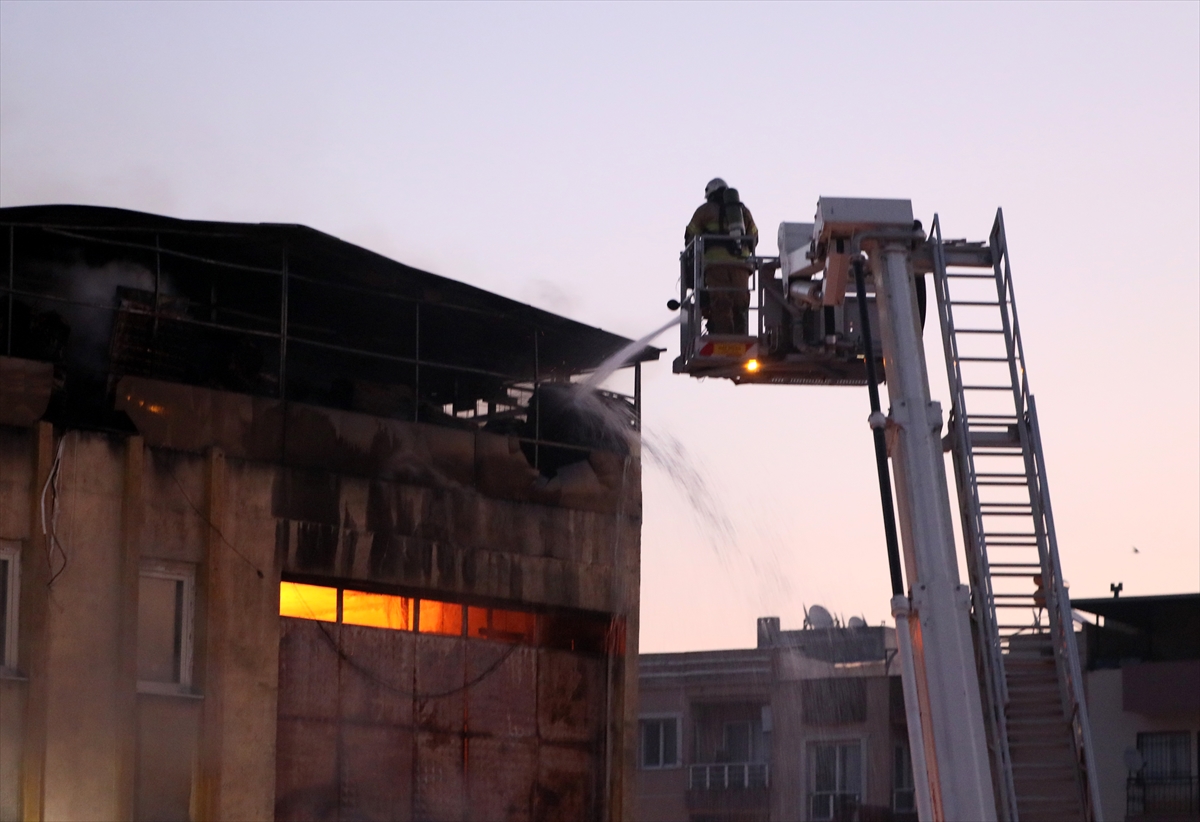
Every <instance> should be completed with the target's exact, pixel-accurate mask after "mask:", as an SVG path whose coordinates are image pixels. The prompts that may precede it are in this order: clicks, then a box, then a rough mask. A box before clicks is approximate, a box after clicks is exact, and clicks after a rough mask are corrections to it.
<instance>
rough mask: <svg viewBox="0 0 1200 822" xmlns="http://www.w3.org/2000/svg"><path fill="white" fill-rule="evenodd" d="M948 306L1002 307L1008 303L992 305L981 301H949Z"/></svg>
mask: <svg viewBox="0 0 1200 822" xmlns="http://www.w3.org/2000/svg"><path fill="white" fill-rule="evenodd" d="M950 305H992V306H997V307H999V306H1002V305H1008V301H1007V300H1005V301H1004V302H1002V303H993V302H984V301H983V300H951V301H950Z"/></svg>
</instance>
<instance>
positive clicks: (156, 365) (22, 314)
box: [0, 205, 660, 427]
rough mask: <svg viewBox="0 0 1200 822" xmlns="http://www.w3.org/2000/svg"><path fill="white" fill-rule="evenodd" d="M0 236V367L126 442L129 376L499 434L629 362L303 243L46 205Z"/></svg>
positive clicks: (436, 279)
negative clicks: (566, 385)
mask: <svg viewBox="0 0 1200 822" xmlns="http://www.w3.org/2000/svg"><path fill="white" fill-rule="evenodd" d="M0 228H2V231H0V243H2V244H3V246H4V256H3V258H0V264H2V263H7V265H5V266H4V267H5V268H7V271H5V272H3V275H0V294H3V295H4V299H3V301H0V354H6V355H8V356H10V357H18V358H24V359H31V360H39V361H42V362H52V363H54V366H55V381H56V386H57V387H56V390H55V396H54V398H53V399H52V400H51V403H50V410H49V412H48V413H47V417H48V418H50V419H53V420H54V421H56V422H59V423H60V424H70V425H80V426H87V427H125V426H124V425H123V424H122V421H121V419H120V416H121V415H119V414H117V413H116V412H114V411H113V410H112V402H111V395H112V390H113V387H114V386H115V384H116V381H117V380H118V379H119V378H120V377H121V376H125V375H131V376H140V377H149V378H153V379H159V380H166V381H170V382H179V383H185V384H190V385H200V386H206V387H212V388H220V389H224V390H230V391H237V392H241V393H247V394H254V395H259V396H270V397H283V398H286V399H289V400H296V401H302V402H307V403H313V404H316V405H325V406H329V407H335V408H346V409H352V410H357V411H363V412H366V413H372V414H377V415H379V416H388V417H396V418H408V419H415V420H420V421H427V422H436V423H443V424H458V425H483V424H489V423H490V424H493V425H498V424H501V423H503V422H504V421H505V420H506V419H508V420H512V419H513V418H514V417H515V416H523V411H522V409H521V405H522V402H527V401H528V398H529V396H530V395H531V392H532V390H533V388H534V386H535V385H536V384H537V383H539V382H546V381H550V382H556V381H557V382H562V381H566V380H568V379H569V378H570V377H571V376H573V375H578V374H582V373H585V372H588V371H590V370H593V369H595V368H596V367H597V366H599V365H600V364H601V363H602V362H603V361H604V360H605V359H606V358H608V357H610V356H612V355H613V354H615V353H617V352H618V351H620V350H622V349H623V348H624V347H626V346H627V345H629V344H630V341H629V340H627V339H625V338H624V337H620V336H618V335H615V334H610V333H608V332H606V331H603V330H601V329H598V328H593V327H591V326H587V325H584V324H582V323H579V322H575V321H573V320H570V319H567V318H565V317H561V316H558V315H555V314H552V313H550V312H547V311H542V310H540V309H537V308H534V307H532V306H529V305H525V304H522V303H519V302H516V301H514V300H510V299H507V298H505V297H501V296H499V295H496V294H492V293H490V292H487V291H484V290H482V289H479V288H475V287H473V286H469V285H466V284H463V283H460V282H456V281H454V280H450V279H447V278H445V277H440V276H438V275H436V274H431V273H429V272H426V271H421V270H419V269H415V268H412V267H411V266H407V265H404V264H403V263H399V262H396V261H394V260H390V259H388V258H386V257H383V256H381V255H379V254H376V253H374V252H371V251H368V250H366V249H364V248H361V247H359V246H356V245H353V244H351V243H347V242H345V241H343V240H339V239H338V238H336V237H333V236H330V235H328V234H324V233H322V232H320V231H316V230H314V229H311V228H308V227H305V226H300V225H283V224H270V223H259V224H249V223H220V222H206V221H197V220H179V219H174V218H170V217H163V216H159V215H154V214H144V213H140V212H136V211H127V210H123V209H115V208H100V207H91V206H73V205H48V206H25V207H17V208H4V209H0ZM659 353H660V349H656V348H653V347H646V348H643V349H641V350H640V351H637V352H635V353H634V354H633V355H632V356H630V357H629V359H628V360H627V364H634V363H641V362H645V361H648V360H654V359H657V358H658V355H659Z"/></svg>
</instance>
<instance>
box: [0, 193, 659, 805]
mask: <svg viewBox="0 0 1200 822" xmlns="http://www.w3.org/2000/svg"><path fill="white" fill-rule="evenodd" d="M0 238H2V239H0V242H2V243H3V249H4V250H3V256H0V261H2V263H3V268H4V269H5V270H4V271H3V274H2V276H0V283H2V286H3V287H2V288H0V354H2V355H3V356H0V818H3V819H16V818H24V819H44V818H108V819H127V818H130V819H131V818H138V819H155V820H166V819H188V818H192V819H230V820H248V819H265V818H272V817H273V818H277V819H364V820H365V819H430V820H434V819H445V820H463V819H479V820H499V819H514V820H517V819H570V820H577V819H618V818H627V817H629V816H631V815H632V803H633V792H632V789H631V785H630V783H631V780H632V769H633V767H634V759H635V755H636V749H637V743H636V732H637V727H636V724H637V723H636V710H637V709H636V687H637V673H636V667H637V666H636V661H637V640H636V638H637V618H638V573H639V550H640V548H639V537H640V521H641V508H640V506H641V496H640V463H639V451H638V439H637V426H638V411H639V390H640V380H639V378H638V377H639V368H640V363H641V362H643V361H646V360H648V359H654V358H656V357H657V356H658V353H659V352H658V351H657V350H654V349H643V350H634V351H633V352H632V354H630V355H629V356H628V363H629V364H630V365H631V366H632V367H631V368H629V369H628V370H627V371H626V372H624V373H625V374H626V375H627V376H628V378H629V379H628V382H629V384H630V389H629V390H628V391H627V392H625V393H623V394H618V393H612V392H605V393H596V394H588V395H587V397H585V399H586V401H579V402H576V401H572V399H571V398H572V397H574V396H575V395H576V392H572V390H571V389H570V388H569V386H570V385H571V383H572V381H573V380H577V379H578V378H579V377H580V375H583V374H586V373H587V372H589V371H591V370H593V369H595V368H596V367H597V366H598V365H599V364H600V363H601V362H602V361H604V360H605V359H606V358H607V357H609V356H611V355H614V354H615V353H618V352H620V351H622V350H623V349H625V348H626V347H627V346H628V341H627V340H625V339H623V338H621V337H618V336H616V335H613V334H609V333H606V332H604V331H601V330H598V329H595V328H591V327H588V326H585V325H582V324H580V323H577V322H574V321H571V320H568V319H566V318H563V317H559V316H555V315H553V314H550V313H547V312H544V311H540V310H537V309H534V308H532V307H529V306H526V305H522V304H519V303H516V302H513V301H511V300H507V299H504V298H502V297H499V296H497V295H494V294H490V293H487V292H485V291H482V290H480V289H477V288H473V287H469V286H466V285H463V284H461V283H457V282H454V281H452V280H449V279H445V278H442V277H438V276H435V275H432V274H429V273H426V272H423V271H419V270H416V269H413V268H410V267H408V266H405V265H402V264H400V263H397V262H394V261H392V260H389V259H386V258H384V257H381V256H379V255H377V254H374V253H371V252H369V251H367V250H365V249H362V248H359V247H356V246H354V245H351V244H349V243H346V242H343V241H340V240H338V239H336V238H334V237H331V236H329V235H326V234H322V233H320V232H318V231H314V230H312V229H309V228H305V227H303V226H295V225H272V224H259V225H247V224H232V223H211V222H196V221H184V220H176V219H169V218H165V217H159V216H154V215H148V214H140V213H135V212H130V211H121V210H116V209H107V208H90V207H78V206H44V207H24V208H8V209H0Z"/></svg>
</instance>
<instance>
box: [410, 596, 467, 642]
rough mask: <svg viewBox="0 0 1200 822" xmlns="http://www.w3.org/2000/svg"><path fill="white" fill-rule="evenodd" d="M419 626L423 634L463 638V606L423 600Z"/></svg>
mask: <svg viewBox="0 0 1200 822" xmlns="http://www.w3.org/2000/svg"><path fill="white" fill-rule="evenodd" d="M417 624H418V625H419V626H420V628H421V633H423V634H446V635H448V636H462V627H463V606H461V605H455V604H452V603H449V602H438V601H436V600H432V599H423V600H421V618H420V620H418V621H417Z"/></svg>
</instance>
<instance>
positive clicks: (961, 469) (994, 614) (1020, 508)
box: [930, 210, 1100, 819]
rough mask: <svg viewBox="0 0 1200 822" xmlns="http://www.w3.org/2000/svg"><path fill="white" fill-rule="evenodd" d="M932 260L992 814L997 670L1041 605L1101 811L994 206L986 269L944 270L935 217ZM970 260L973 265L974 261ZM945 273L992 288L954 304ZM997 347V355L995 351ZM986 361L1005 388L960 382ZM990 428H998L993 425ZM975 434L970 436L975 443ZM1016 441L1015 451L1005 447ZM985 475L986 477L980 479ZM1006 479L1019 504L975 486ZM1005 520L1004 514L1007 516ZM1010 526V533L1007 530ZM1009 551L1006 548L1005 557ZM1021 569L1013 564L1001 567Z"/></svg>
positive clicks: (1005, 777) (1001, 744)
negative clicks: (1002, 466) (1002, 397)
mask: <svg viewBox="0 0 1200 822" xmlns="http://www.w3.org/2000/svg"><path fill="white" fill-rule="evenodd" d="M930 241H931V246H932V251H933V258H934V284H935V287H936V289H937V296H938V310H939V314H940V318H941V322H942V328H943V344H944V347H945V354H946V366H947V377H948V380H949V383H950V387H951V391H952V393H953V404H954V408H953V411H952V414H953V417H952V424H953V425H954V426H955V428H957V429H958V430H957V436H956V437H955V467H956V475H957V478H958V483H959V493H960V502H961V504H962V508H963V511H962V513H963V519H964V529H963V530H964V540H965V542H966V543H967V545H966V548H967V559H968V567H969V570H970V577H971V587H972V590H973V593H974V597H975V617H976V620H977V630H978V633H979V637H978V638H979V640H980V642H979V646H980V647H979V650H980V656H981V662H982V667H983V669H984V670H983V679H984V682H983V684H984V686H985V690H986V692H987V693H986V695H987V701H988V703H989V705H988V708H989V710H988V714H987V719H988V722H989V725H990V727H991V731H992V734H993V735H994V740H993V745H994V746H995V748H994V752H993V765H994V768H995V771H996V773H995V776H996V779H997V783H998V787H999V788H1000V789H1001V790H1000V799H1001V804H1002V806H1003V809H1002V813H1001V817H1002V818H1005V819H1013V818H1015V817H1016V806H1015V786H1014V784H1013V780H1012V769H1011V765H1010V764H1009V763H1010V751H1009V750H1008V748H1009V744H1008V738H1007V737H1008V734H1007V728H1006V724H1007V723H1006V716H1005V710H1004V708H1005V705H1006V704H1007V703H1008V697H1009V695H1008V682H1007V677H1006V675H1005V668H1006V664H1005V662H1006V654H1005V652H1008V654H1011V653H1012V652H1013V651H1014V650H1015V649H1014V646H1013V644H1012V640H1013V638H1014V637H1016V636H1017V635H1019V634H1022V633H1024V632H1027V631H1035V632H1038V633H1041V632H1042V631H1043V630H1044V629H1043V627H1042V625H1041V621H1040V612H1041V611H1042V610H1043V609H1044V611H1045V614H1046V618H1047V619H1046V621H1047V623H1048V627H1049V638H1050V640H1051V644H1052V646H1053V650H1054V657H1055V662H1056V667H1057V672H1058V681H1059V686H1060V689H1061V698H1062V704H1063V709H1064V714H1065V715H1066V718H1067V719H1068V721H1069V722H1070V726H1071V732H1072V741H1073V742H1074V746H1075V760H1076V764H1077V766H1078V767H1079V773H1080V776H1081V779H1082V781H1083V784H1082V786H1081V787H1082V788H1083V791H1082V796H1081V800H1082V802H1083V805H1084V814H1085V816H1086V817H1087V818H1088V819H1097V818H1098V817H1099V815H1100V804H1099V786H1098V785H1097V784H1096V780H1095V760H1094V757H1093V747H1092V740H1091V731H1090V728H1089V723H1088V718H1087V706H1086V704H1085V701H1084V695H1083V675H1082V671H1081V669H1080V664H1079V652H1078V649H1077V648H1076V647H1075V634H1074V626H1073V624H1072V617H1071V601H1070V597H1069V595H1068V593H1067V589H1066V585H1065V584H1064V582H1063V574H1062V566H1061V562H1060V559H1059V553H1058V541H1057V538H1056V536H1055V528H1054V514H1053V509H1052V508H1051V506H1050V492H1049V488H1048V486H1047V481H1046V465H1045V460H1044V457H1043V451H1042V444H1041V432H1040V430H1039V428H1038V419H1037V404H1036V402H1035V401H1034V397H1033V394H1032V393H1031V392H1030V389H1029V379H1028V372H1027V371H1026V368H1025V351H1024V345H1023V343H1022V341H1021V330H1020V322H1019V320H1018V318H1017V310H1016V295H1015V293H1014V290H1013V281H1012V270H1011V265H1010V261H1009V254H1008V247H1007V240H1006V238H1005V232H1004V216H1003V213H1002V212H1001V211H999V210H997V212H996V220H995V223H994V224H993V227H992V231H991V233H990V236H989V243H988V246H989V248H990V256H991V268H992V273H991V274H990V275H989V274H949V273H948V272H947V270H946V269H947V259H946V254H945V249H944V244H943V240H942V237H941V226H940V221H939V220H938V218H937V217H936V216H935V217H934V222H933V227H932V231H931V236H930ZM977 264H978V263H976V265H977ZM950 277H969V278H975V279H978V280H982V281H987V280H994V282H995V288H996V294H995V301H994V302H993V301H992V300H967V301H961V300H960V301H955V300H954V299H952V296H951V294H950V291H949V280H948V278H950ZM954 305H961V306H981V307H982V306H995V307H996V308H998V309H999V317H1000V328H996V329H992V328H986V329H977V328H970V329H958V328H956V325H955V321H954V317H953V314H954V312H953V310H952V306H954ZM958 334H994V335H997V336H996V337H994V339H997V340H1003V343H1004V348H1005V350H1004V354H1005V355H1004V356H987V357H983V356H977V355H972V356H961V354H960V352H959V350H958V343H957V335H958ZM994 353H999V352H994ZM982 361H988V362H995V363H997V364H999V363H1004V365H1006V366H1007V369H1006V370H1007V372H1008V374H1007V377H1008V380H1009V383H1008V385H995V386H993V385H990V384H989V385H967V384H965V383H964V378H963V370H962V366H961V364H962V363H964V362H982ZM992 389H994V390H996V391H1011V394H1012V399H1013V410H1012V415H1011V416H1008V415H1007V414H998V415H978V416H977V417H975V418H973V417H972V415H971V413H970V411H969V409H968V408H967V403H966V399H967V397H966V393H967V392H968V391H984V390H992ZM995 429H1000V430H999V431H997V430H995ZM997 434H1003V436H1004V438H1005V439H1006V440H1007V439H1008V438H1009V437H1013V436H1014V435H1015V439H1014V440H1013V441H1010V442H1007V443H1006V444H1005V445H1004V446H1002V447H1001V448H997V447H996V446H993V445H991V444H990V443H989V441H988V440H987V439H985V437H987V436H988V435H991V436H993V437H995V436H996V435H997ZM977 438H978V440H979V441H978V442H975V441H974V440H975V439H977ZM1013 446H1016V447H1017V450H1016V451H1005V450H1004V449H1005V448H1009V447H1013ZM1006 455H1011V456H1014V457H1015V456H1017V455H1019V456H1020V457H1021V462H1022V463H1023V466H1022V470H1016V471H1012V472H1008V473H987V472H986V471H985V472H984V473H979V472H977V470H976V466H975V457H976V456H979V457H981V458H984V459H985V460H986V459H989V458H991V459H993V460H994V459H995V458H997V457H1002V456H1006ZM985 480H986V481H985ZM981 485H988V486H998V485H1008V486H1011V487H1013V488H1017V487H1020V486H1025V487H1026V488H1027V491H1028V503H1027V504H1026V503H1024V502H1014V501H1007V502H999V501H996V500H991V501H984V500H982V499H981V495H980V486H981ZM1016 516H1020V517H1028V518H1029V520H1028V521H1029V525H1030V526H1031V527H1032V532H1025V531H1019V530H1018V531H1014V530H1013V528H1012V527H1006V528H1003V529H1002V530H1001V531H989V526H988V524H987V522H986V521H985V519H986V518H990V519H991V520H995V519H996V518H999V517H1009V518H1011V517H1016ZM1010 521H1011V519H1010ZM1010 532H1011V533H1010ZM990 544H994V545H996V546H997V547H1004V548H1006V550H1007V552H1008V553H1007V554H1006V557H1005V563H1008V564H1007V565H1006V564H1005V563H1001V564H999V565H997V566H996V568H992V567H991V565H990V560H989V558H988V547H989V545H990ZM1031 550H1032V551H1033V552H1034V553H1033V555H1032V556H1029V557H1028V558H1027V559H1025V561H1024V562H1023V563H1019V564H1012V563H1011V561H1010V559H1009V556H1010V555H1013V554H1012V552H1013V551H1024V552H1027V553H1028V552H1030V551H1031ZM1013 556H1014V558H1016V556H1015V555H1013ZM1010 568H1011V569H1016V568H1020V569H1022V570H1010ZM1035 570H1036V571H1038V572H1040V577H1035V578H1034V579H1036V580H1038V582H1037V584H1038V586H1039V590H1038V591H1036V592H1035V593H1032V594H1020V593H1000V592H997V591H996V590H994V584H993V583H994V581H995V578H1006V577H1019V576H1022V575H1026V574H1029V575H1032V574H1033V573H1034V572H1035ZM1026 604H1028V605H1030V606H1032V614H1033V620H1032V622H1031V623H1021V624H1010V623H1014V620H1013V619H1011V618H1006V619H1005V620H1003V621H1001V620H1000V618H999V615H998V609H1004V611H1005V614H1008V615H1011V614H1013V612H1014V611H1015V610H1019V609H1020V608H1022V607H1025V606H1026Z"/></svg>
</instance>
